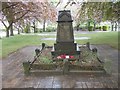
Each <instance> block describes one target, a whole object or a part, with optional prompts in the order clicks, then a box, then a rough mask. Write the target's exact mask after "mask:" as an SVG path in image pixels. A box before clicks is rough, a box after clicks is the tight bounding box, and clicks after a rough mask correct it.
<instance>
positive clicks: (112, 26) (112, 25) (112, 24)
mask: <svg viewBox="0 0 120 90" xmlns="http://www.w3.org/2000/svg"><path fill="white" fill-rule="evenodd" d="M113 28H114V23H113V22H111V31H113Z"/></svg>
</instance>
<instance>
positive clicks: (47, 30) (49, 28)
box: [46, 27, 55, 32]
mask: <svg viewBox="0 0 120 90" xmlns="http://www.w3.org/2000/svg"><path fill="white" fill-rule="evenodd" d="M53 31H55V29H54V28H53V27H47V28H46V32H53Z"/></svg>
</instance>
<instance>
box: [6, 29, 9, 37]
mask: <svg viewBox="0 0 120 90" xmlns="http://www.w3.org/2000/svg"><path fill="white" fill-rule="evenodd" d="M6 37H9V29H8V28H7V29H6Z"/></svg>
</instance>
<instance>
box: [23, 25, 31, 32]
mask: <svg viewBox="0 0 120 90" xmlns="http://www.w3.org/2000/svg"><path fill="white" fill-rule="evenodd" d="M24 32H25V33H29V32H30V25H27V26H26V27H25V28H24Z"/></svg>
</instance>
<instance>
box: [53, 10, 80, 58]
mask: <svg viewBox="0 0 120 90" xmlns="http://www.w3.org/2000/svg"><path fill="white" fill-rule="evenodd" d="M57 22H58V26H57V37H56V43H55V44H54V48H53V51H52V52H51V53H52V55H55V56H57V55H62V54H67V55H75V54H80V50H79V49H78V48H77V44H76V43H74V34H73V26H72V22H73V20H72V17H71V13H70V10H64V11H59V15H58V21H57Z"/></svg>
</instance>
